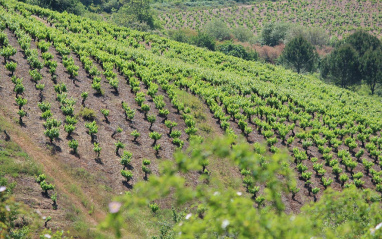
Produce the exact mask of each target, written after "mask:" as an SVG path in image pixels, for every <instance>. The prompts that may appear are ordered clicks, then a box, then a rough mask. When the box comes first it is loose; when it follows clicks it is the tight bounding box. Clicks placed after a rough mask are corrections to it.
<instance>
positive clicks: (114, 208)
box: [109, 202, 122, 213]
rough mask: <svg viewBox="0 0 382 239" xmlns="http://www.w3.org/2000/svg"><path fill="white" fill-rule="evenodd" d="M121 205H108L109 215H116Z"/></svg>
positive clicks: (115, 203) (114, 203)
mask: <svg viewBox="0 0 382 239" xmlns="http://www.w3.org/2000/svg"><path fill="white" fill-rule="evenodd" d="M121 206H122V203H120V202H111V203H109V212H110V213H117V212H119V209H120V208H121Z"/></svg>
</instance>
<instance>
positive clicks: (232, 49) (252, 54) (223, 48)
mask: <svg viewBox="0 0 382 239" xmlns="http://www.w3.org/2000/svg"><path fill="white" fill-rule="evenodd" d="M217 50H218V51H220V52H223V53H224V54H226V55H229V56H236V57H240V58H243V59H245V60H253V61H255V60H257V59H258V54H257V52H256V51H247V50H246V49H245V48H244V47H243V46H242V45H236V44H233V42H232V41H226V42H225V43H224V44H222V45H219V46H218V47H217Z"/></svg>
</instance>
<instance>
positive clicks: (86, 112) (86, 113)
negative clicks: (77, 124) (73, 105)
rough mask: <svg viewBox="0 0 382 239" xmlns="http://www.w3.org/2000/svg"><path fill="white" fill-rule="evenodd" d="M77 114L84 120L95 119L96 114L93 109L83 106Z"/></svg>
mask: <svg viewBox="0 0 382 239" xmlns="http://www.w3.org/2000/svg"><path fill="white" fill-rule="evenodd" d="M78 116H80V117H82V118H83V119H85V120H89V121H92V120H94V119H95V116H96V114H95V112H94V110H92V109H89V108H86V107H84V108H82V109H81V110H80V112H79V113H78Z"/></svg>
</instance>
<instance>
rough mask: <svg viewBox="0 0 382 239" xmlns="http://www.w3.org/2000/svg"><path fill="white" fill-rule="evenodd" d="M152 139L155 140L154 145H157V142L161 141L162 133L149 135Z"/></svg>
mask: <svg viewBox="0 0 382 239" xmlns="http://www.w3.org/2000/svg"><path fill="white" fill-rule="evenodd" d="M149 136H150V138H151V139H153V140H154V143H153V145H155V144H156V142H157V140H159V139H160V138H162V134H161V133H158V132H155V131H154V132H150V134H149Z"/></svg>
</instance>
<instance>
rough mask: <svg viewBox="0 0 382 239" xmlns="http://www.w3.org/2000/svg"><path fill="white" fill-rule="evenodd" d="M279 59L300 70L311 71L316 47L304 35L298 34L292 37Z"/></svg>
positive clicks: (315, 60) (314, 60)
mask: <svg viewBox="0 0 382 239" xmlns="http://www.w3.org/2000/svg"><path fill="white" fill-rule="evenodd" d="M281 61H282V62H284V63H285V64H287V65H290V66H292V67H293V68H295V69H296V71H297V73H300V72H301V71H309V72H310V71H312V70H313V69H314V67H315V65H316V62H317V52H316V49H315V48H314V47H313V45H312V44H310V43H309V42H308V41H307V40H306V39H305V38H304V37H302V36H298V37H296V38H294V39H292V40H291V41H290V42H289V43H288V44H287V45H286V46H285V49H284V52H283V54H282V55H281Z"/></svg>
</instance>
